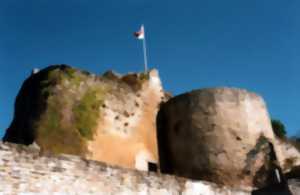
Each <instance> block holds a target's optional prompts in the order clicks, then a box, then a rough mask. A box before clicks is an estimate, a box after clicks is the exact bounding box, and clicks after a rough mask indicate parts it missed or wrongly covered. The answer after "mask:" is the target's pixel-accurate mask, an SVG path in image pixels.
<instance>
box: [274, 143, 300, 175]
mask: <svg viewBox="0 0 300 195" xmlns="http://www.w3.org/2000/svg"><path fill="white" fill-rule="evenodd" d="M293 143H294V144H295V143H296V142H295V141H294V140H292V139H291V140H288V139H279V138H276V139H275V145H276V147H277V148H279V149H280V150H279V151H278V153H277V156H278V159H279V161H280V165H281V167H282V170H283V172H285V173H287V172H289V171H291V170H292V169H293V168H294V167H300V151H299V149H297V148H296V147H295V146H294V145H293Z"/></svg>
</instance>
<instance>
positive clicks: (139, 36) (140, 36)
mask: <svg viewBox="0 0 300 195" xmlns="http://www.w3.org/2000/svg"><path fill="white" fill-rule="evenodd" d="M134 36H135V37H136V38H137V39H140V40H143V39H145V31H144V25H142V26H141V28H140V30H139V31H137V32H135V33H134Z"/></svg>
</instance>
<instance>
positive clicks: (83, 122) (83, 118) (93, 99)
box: [73, 88, 103, 139]
mask: <svg viewBox="0 0 300 195" xmlns="http://www.w3.org/2000/svg"><path fill="white" fill-rule="evenodd" d="M102 103H103V89H100V88H97V89H88V90H87V92H86V93H85V94H84V96H83V97H82V98H81V100H80V102H79V103H78V104H77V105H76V106H75V107H74V108H73V113H74V117H75V126H76V128H77V129H78V131H79V132H80V134H81V135H82V136H83V137H85V138H87V139H93V134H94V133H93V131H94V129H95V128H96V126H97V120H98V117H99V114H100V106H101V104H102Z"/></svg>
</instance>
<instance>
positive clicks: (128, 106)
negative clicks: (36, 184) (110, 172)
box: [3, 65, 165, 170]
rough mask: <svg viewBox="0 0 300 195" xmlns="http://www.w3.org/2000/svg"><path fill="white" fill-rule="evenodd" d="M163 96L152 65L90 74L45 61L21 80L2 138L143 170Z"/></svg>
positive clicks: (152, 149) (152, 154)
mask: <svg viewBox="0 0 300 195" xmlns="http://www.w3.org/2000/svg"><path fill="white" fill-rule="evenodd" d="M164 98H165V95H164V92H163V89H162V86H161V82H160V78H159V76H158V72H157V71H156V70H152V71H150V72H149V73H147V74H144V73H139V74H136V73H132V74H128V75H124V76H121V75H118V74H115V73H113V72H107V73H105V74H104V75H103V76H96V75H94V74H90V73H88V72H85V71H80V70H77V69H74V68H71V67H69V66H66V65H58V66H50V67H48V68H46V69H43V70H40V71H39V72H36V73H34V74H32V75H31V76H30V77H29V78H28V79H27V80H26V81H25V82H24V84H23V86H22V88H21V90H20V92H19V94H18V96H17V99H16V104H15V116H14V119H13V122H12V124H11V126H10V127H9V128H8V130H7V132H6V134H5V136H4V138H3V140H4V141H9V142H14V143H21V144H26V145H29V144H32V143H34V142H35V143H36V144H37V145H38V146H39V147H40V149H41V151H42V152H50V153H55V154H58V153H66V154H75V155H80V156H83V157H85V158H88V159H92V160H98V161H104V162H107V163H109V164H113V165H120V166H123V167H128V168H138V169H144V170H146V169H147V166H148V164H147V163H148V162H149V161H150V162H157V158H158V157H157V143H156V125H155V119H156V113H157V110H158V106H159V104H160V103H161V102H162V101H164Z"/></svg>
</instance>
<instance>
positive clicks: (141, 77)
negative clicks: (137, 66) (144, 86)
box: [139, 72, 150, 81]
mask: <svg viewBox="0 0 300 195" xmlns="http://www.w3.org/2000/svg"><path fill="white" fill-rule="evenodd" d="M149 79H150V75H149V73H148V72H146V73H145V72H143V73H140V74H139V80H140V81H146V80H149Z"/></svg>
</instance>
